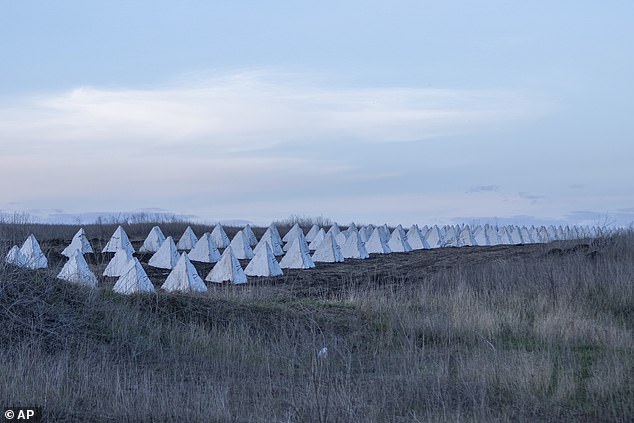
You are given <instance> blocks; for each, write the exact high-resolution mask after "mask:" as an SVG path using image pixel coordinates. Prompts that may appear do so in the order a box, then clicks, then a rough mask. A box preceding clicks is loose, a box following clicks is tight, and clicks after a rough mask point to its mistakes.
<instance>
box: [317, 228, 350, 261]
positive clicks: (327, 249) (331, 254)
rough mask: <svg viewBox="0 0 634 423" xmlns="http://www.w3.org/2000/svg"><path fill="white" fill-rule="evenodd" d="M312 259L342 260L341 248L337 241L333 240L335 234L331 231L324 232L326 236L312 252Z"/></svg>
mask: <svg viewBox="0 0 634 423" xmlns="http://www.w3.org/2000/svg"><path fill="white" fill-rule="evenodd" d="M312 259H313V262H315V263H317V262H323V263H338V262H342V261H343V260H344V258H343V255H342V254H341V248H340V247H339V244H337V241H335V235H333V234H332V233H328V234H326V238H324V240H323V241H322V242H321V244H319V247H317V249H316V250H315V252H314V253H313V256H312Z"/></svg>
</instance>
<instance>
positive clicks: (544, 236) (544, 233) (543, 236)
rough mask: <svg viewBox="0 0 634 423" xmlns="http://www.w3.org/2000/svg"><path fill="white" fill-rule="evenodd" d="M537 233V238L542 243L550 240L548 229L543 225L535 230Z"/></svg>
mask: <svg viewBox="0 0 634 423" xmlns="http://www.w3.org/2000/svg"><path fill="white" fill-rule="evenodd" d="M537 235H538V236H539V240H540V241H541V242H543V243H548V242H550V239H551V238H550V235H549V234H548V230H547V229H546V227H545V226H540V227H539V229H538V230H537Z"/></svg>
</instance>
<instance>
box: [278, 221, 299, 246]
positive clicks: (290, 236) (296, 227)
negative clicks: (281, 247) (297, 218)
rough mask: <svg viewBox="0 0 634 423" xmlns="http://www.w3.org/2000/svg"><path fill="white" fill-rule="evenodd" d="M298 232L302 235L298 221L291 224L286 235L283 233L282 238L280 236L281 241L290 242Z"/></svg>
mask: <svg viewBox="0 0 634 423" xmlns="http://www.w3.org/2000/svg"><path fill="white" fill-rule="evenodd" d="M300 233H301V234H302V236H304V231H303V230H302V228H301V226H299V223H296V224H294V225H293V227H292V228H291V229H289V230H288V232H287V233H286V235H284V238H282V241H284V242H286V243H290V242H291V241H293V240H294V239H295V238H297V237H298V236H299V234H300Z"/></svg>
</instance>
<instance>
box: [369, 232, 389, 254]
mask: <svg viewBox="0 0 634 423" xmlns="http://www.w3.org/2000/svg"><path fill="white" fill-rule="evenodd" d="M365 249H366V251H367V252H368V253H369V254H389V253H391V252H392V250H391V249H390V247H389V246H388V245H387V242H386V241H385V240H384V239H383V236H382V235H381V227H378V228H374V231H372V235H370V238H368V240H367V241H366V243H365Z"/></svg>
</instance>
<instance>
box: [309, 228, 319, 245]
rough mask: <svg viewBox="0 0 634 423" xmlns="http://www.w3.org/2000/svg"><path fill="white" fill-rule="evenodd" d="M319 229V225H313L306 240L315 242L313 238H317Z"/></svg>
mask: <svg viewBox="0 0 634 423" xmlns="http://www.w3.org/2000/svg"><path fill="white" fill-rule="evenodd" d="M319 229H320V228H319V226H317V225H313V226H311V227H310V230H309V231H308V233H307V234H306V242H308V243H311V242H313V239H314V238H315V235H317V232H319Z"/></svg>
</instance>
